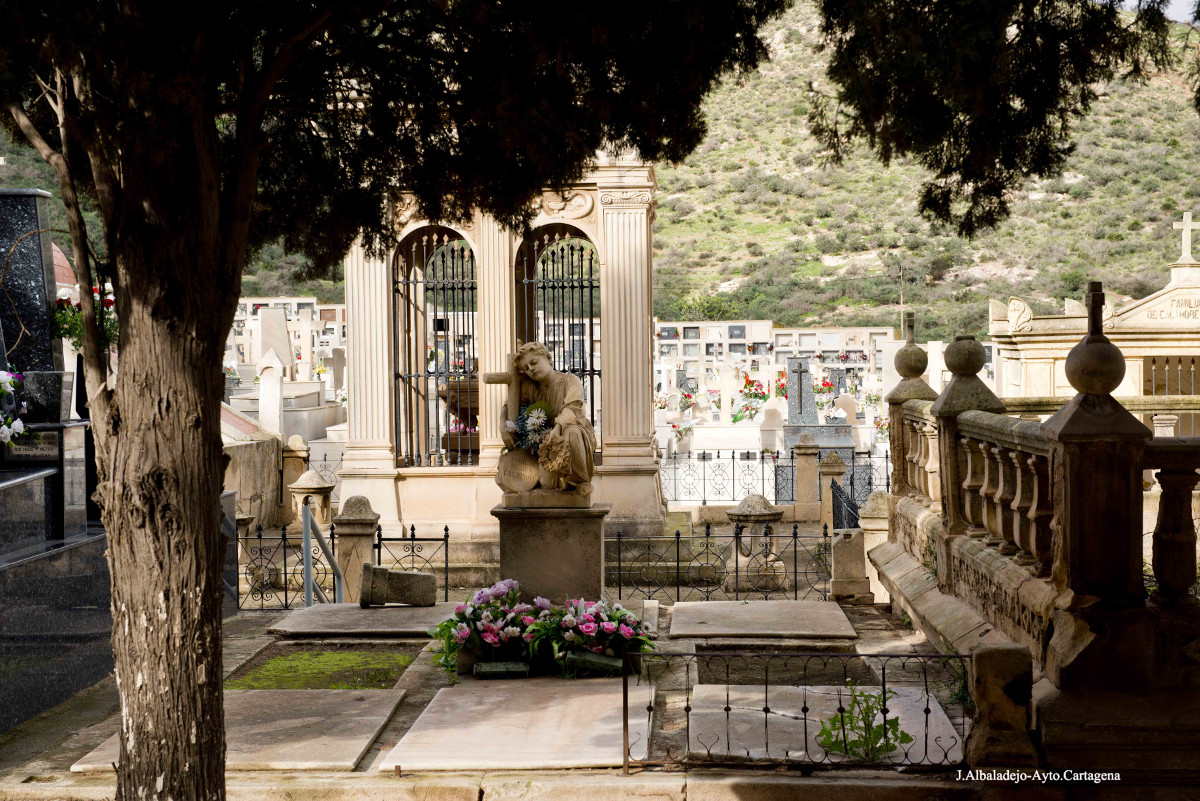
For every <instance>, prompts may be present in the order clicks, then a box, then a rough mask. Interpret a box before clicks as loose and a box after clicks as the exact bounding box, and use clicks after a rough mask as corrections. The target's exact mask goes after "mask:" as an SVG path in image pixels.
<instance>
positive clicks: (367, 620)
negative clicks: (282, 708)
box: [268, 601, 658, 639]
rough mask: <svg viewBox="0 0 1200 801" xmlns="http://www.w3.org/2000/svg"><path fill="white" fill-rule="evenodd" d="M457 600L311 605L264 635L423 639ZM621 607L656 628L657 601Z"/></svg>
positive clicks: (452, 612)
mask: <svg viewBox="0 0 1200 801" xmlns="http://www.w3.org/2000/svg"><path fill="white" fill-rule="evenodd" d="M459 603H461V601H451V602H449V603H444V602H438V603H437V604H435V605H434V606H378V607H372V608H370V609H363V608H362V607H361V606H359V605H358V604H356V603H352V604H351V603H347V604H314V605H312V606H310V607H308V608H302V609H296V610H294V611H292V612H289V613H288V614H287V616H286V617H284V618H283V619H282V620H279V621H277V622H275V623H274V624H272V625H271V628H270V629H268V633H270V634H276V635H279V636H281V637H292V638H299V637H306V638H321V639H324V638H327V637H380V638H386V637H397V638H400V637H425V636H428V634H429V631H430V630H431V629H433V628H435V627H436V626H437V625H438V624H439V623H441V622H442V621H443V620H445V619H446V618H448V617H450V616H451V615H452V614H454V607H456V606H458V604H459ZM621 605H622V606H624V607H625V608H626V609H628V610H629V611H631V612H633V613H634V614H635V615H637V616H638V618H639V619H640V620H644V621H645V622H646V624H647V625H648V626H650V627H651V631H654V630H656V629H657V628H658V601H622V602H621Z"/></svg>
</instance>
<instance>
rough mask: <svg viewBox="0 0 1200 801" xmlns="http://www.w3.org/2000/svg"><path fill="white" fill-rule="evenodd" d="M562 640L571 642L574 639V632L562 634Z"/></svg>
mask: <svg viewBox="0 0 1200 801" xmlns="http://www.w3.org/2000/svg"><path fill="white" fill-rule="evenodd" d="M563 639H564V640H566V641H567V642H572V641H573V640H574V639H575V632H573V631H568V632H567V633H565V634H563Z"/></svg>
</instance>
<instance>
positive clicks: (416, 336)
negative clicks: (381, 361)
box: [392, 225, 479, 467]
mask: <svg viewBox="0 0 1200 801" xmlns="http://www.w3.org/2000/svg"><path fill="white" fill-rule="evenodd" d="M392 267H393V275H394V286H395V296H396V297H395V303H394V304H393V305H392V311H393V315H394V318H393V329H392V330H393V331H395V339H394V345H393V354H392V355H393V363H394V364H395V365H396V410H395V414H396V459H397V462H398V464H399V465H400V466H401V467H435V466H442V465H446V464H466V465H469V464H477V463H478V462H479V381H478V370H479V362H478V352H477V338H476V322H477V321H476V312H477V311H478V287H477V285H476V269H475V253H474V251H473V249H472V247H471V243H470V242H468V241H467V240H466V239H465V238H463V236H462V235H461V234H459V233H458V232H457V231H455V230H453V229H451V228H446V227H444V226H433V225H431V226H425V227H423V228H419V229H417V230H415V231H413V232H412V233H410V234H409V235H408V236H406V237H405V238H404V239H403V241H401V243H400V247H398V248H397V249H396V252H395V253H394V254H393V262H392Z"/></svg>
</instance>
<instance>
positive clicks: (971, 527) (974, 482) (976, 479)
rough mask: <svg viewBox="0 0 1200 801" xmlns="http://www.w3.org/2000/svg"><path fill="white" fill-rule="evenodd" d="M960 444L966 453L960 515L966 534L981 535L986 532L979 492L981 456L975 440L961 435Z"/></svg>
mask: <svg viewBox="0 0 1200 801" xmlns="http://www.w3.org/2000/svg"><path fill="white" fill-rule="evenodd" d="M962 445H963V449H964V450H965V451H966V454H967V469H966V471H965V472H966V478H964V479H963V483H962V489H963V493H962V499H963V500H962V516H963V520H965V521H966V523H967V531H966V533H967V536H968V537H982V536H984V535H985V534H986V533H987V529H986V528H984V527H983V498H982V496H980V494H979V490H980V488H981V487H983V456H982V454H981V453H980V451H979V447H980V445H979V443H978V442H976V441H975V440H973V439H970V438H969V437H963V438H962Z"/></svg>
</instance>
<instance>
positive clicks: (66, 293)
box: [58, 289, 71, 300]
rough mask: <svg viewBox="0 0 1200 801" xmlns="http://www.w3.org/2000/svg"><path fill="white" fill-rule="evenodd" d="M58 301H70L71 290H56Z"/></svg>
mask: <svg viewBox="0 0 1200 801" xmlns="http://www.w3.org/2000/svg"><path fill="white" fill-rule="evenodd" d="M58 299H59V300H70V299H71V290H69V289H60V290H58Z"/></svg>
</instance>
